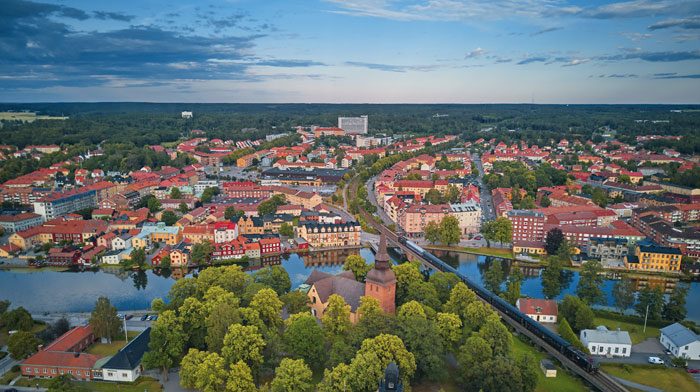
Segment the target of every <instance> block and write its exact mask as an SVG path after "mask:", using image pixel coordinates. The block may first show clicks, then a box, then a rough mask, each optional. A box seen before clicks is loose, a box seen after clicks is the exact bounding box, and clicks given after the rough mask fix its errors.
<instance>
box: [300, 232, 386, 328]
mask: <svg viewBox="0 0 700 392" xmlns="http://www.w3.org/2000/svg"><path fill="white" fill-rule="evenodd" d="M304 284H305V285H306V286H305V287H308V291H307V295H308V296H309V300H310V301H311V304H310V305H309V306H310V307H311V313H313V315H314V316H316V317H319V318H321V317H323V312H324V311H325V309H326V307H327V306H328V299H329V298H330V296H331V295H333V294H337V295H339V296H341V297H343V299H345V302H346V303H347V304H348V306H350V321H351V322H353V323H356V322H357V321H358V314H357V309H358V308H359V307H360V298H361V297H363V296H367V297H372V298H376V299H377V300H378V301H379V305H380V306H381V307H382V309H383V310H384V312H385V313H392V314H393V313H394V311H395V308H396V304H395V296H396V275H395V274H394V271H392V270H391V260H390V259H389V253H387V250H386V237H385V236H384V234H382V236H381V238H380V240H379V248H378V250H377V254H376V255H375V257H374V268H372V269H371V270H370V271H369V272H368V273H367V277H366V278H365V283H362V282H358V281H356V280H355V276H354V275H353V273H352V271H344V272H342V273H340V274H338V275H331V274H327V273H325V272H321V271H318V270H314V271H313V272H312V273H311V275H309V278H308V279H306V282H304Z"/></svg>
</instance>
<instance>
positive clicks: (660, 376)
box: [600, 363, 700, 392]
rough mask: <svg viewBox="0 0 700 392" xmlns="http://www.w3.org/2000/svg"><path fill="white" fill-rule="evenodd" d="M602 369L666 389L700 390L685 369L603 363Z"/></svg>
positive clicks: (699, 385)
mask: <svg viewBox="0 0 700 392" xmlns="http://www.w3.org/2000/svg"><path fill="white" fill-rule="evenodd" d="M600 368H601V369H602V370H604V371H605V372H606V373H608V374H610V375H611V376H615V377H619V378H623V379H625V380H629V381H632V382H636V383H639V384H643V385H648V386H650V387H654V388H659V389H663V390H665V391H688V392H691V391H696V392H699V391H700V384H698V383H697V382H696V381H695V380H694V379H693V378H692V377H691V376H690V375H689V374H688V373H686V372H685V370H683V369H675V368H672V369H670V368H667V367H665V366H655V365H626V366H622V365H620V364H611V363H610V364H608V363H606V364H603V365H601V366H600Z"/></svg>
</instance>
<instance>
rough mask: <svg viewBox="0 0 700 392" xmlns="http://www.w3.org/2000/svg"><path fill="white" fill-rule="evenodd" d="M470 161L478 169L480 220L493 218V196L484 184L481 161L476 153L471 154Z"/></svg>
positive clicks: (484, 220) (494, 215)
mask: <svg viewBox="0 0 700 392" xmlns="http://www.w3.org/2000/svg"><path fill="white" fill-rule="evenodd" d="M472 161H473V162H474V163H475V164H476V167H477V169H479V177H478V178H477V181H478V183H479V197H480V202H481V220H482V222H487V221H492V220H495V219H496V213H495V211H494V210H493V198H492V197H491V192H489V189H488V188H487V187H486V184H484V166H483V165H482V163H481V157H480V156H479V155H478V154H472Z"/></svg>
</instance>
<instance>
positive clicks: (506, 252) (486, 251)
mask: <svg viewBox="0 0 700 392" xmlns="http://www.w3.org/2000/svg"><path fill="white" fill-rule="evenodd" d="M425 248H429V249H433V248H434V249H440V250H448V251H450V250H451V251H458V252H466V253H475V254H480V255H485V256H495V257H506V258H513V251H512V250H511V249H501V248H464V247H461V246H444V245H428V246H426V247H425Z"/></svg>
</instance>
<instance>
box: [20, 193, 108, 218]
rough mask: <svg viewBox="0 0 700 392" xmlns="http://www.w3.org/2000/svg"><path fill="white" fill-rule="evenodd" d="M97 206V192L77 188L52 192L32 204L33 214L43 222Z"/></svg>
mask: <svg viewBox="0 0 700 392" xmlns="http://www.w3.org/2000/svg"><path fill="white" fill-rule="evenodd" d="M96 206H97V192H96V191H95V190H85V189H83V188H78V189H74V190H70V191H61V192H53V193H50V194H48V195H46V196H44V197H41V198H39V199H38V200H37V201H35V202H34V212H35V213H37V214H39V215H41V216H42V218H43V219H44V221H48V220H51V219H54V218H58V217H61V216H63V215H66V214H69V213H71V212H73V211H78V210H82V209H85V208H95V207H96Z"/></svg>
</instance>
